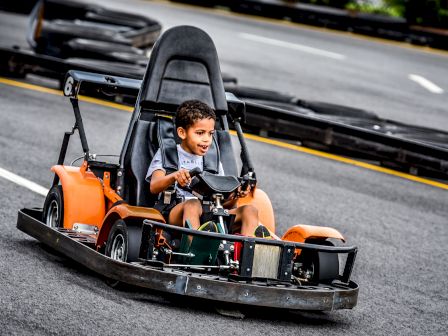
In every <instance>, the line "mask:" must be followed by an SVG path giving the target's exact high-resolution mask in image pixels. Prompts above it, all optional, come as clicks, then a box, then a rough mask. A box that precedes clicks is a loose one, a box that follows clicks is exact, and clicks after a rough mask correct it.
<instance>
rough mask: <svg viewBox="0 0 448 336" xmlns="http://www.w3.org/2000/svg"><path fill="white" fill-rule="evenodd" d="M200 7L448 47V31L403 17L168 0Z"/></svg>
mask: <svg viewBox="0 0 448 336" xmlns="http://www.w3.org/2000/svg"><path fill="white" fill-rule="evenodd" d="M170 1H172V2H181V3H188V4H191V5H198V6H203V7H214V6H225V7H228V8H229V9H230V10H232V11H234V12H239V13H246V14H251V15H257V16H263V17H269V18H276V19H287V20H289V21H292V22H297V23H304V24H309V25H313V26H320V27H326V28H330V29H337V30H345V31H350V32H355V33H359V34H364V35H370V36H376V37H381V38H386V39H391V40H398V41H405V42H409V43H412V44H416V45H426V46H430V47H433V48H439V49H448V31H442V30H437V29H429V28H424V27H419V26H413V25H409V24H408V23H407V21H406V20H405V19H404V18H396V17H389V16H386V15H378V14H369V13H360V12H353V11H349V10H345V9H338V8H332V7H326V6H318V5H310V4H303V3H300V2H299V3H292V2H288V1H283V0H239V1H232V0H170Z"/></svg>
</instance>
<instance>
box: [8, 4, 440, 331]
mask: <svg viewBox="0 0 448 336" xmlns="http://www.w3.org/2000/svg"><path fill="white" fill-rule="evenodd" d="M108 3H111V4H114V5H116V6H119V3H118V2H117V4H115V2H114V3H112V2H108ZM131 9H134V10H139V11H140V12H143V9H144V10H145V11H146V13H148V15H150V16H153V17H158V18H159V20H160V21H161V22H162V24H163V25H164V26H165V27H167V26H169V25H173V24H174V23H176V22H179V23H190V24H197V25H199V26H202V27H204V28H206V29H207V30H209V31H210V33H211V34H212V37H213V38H214V39H215V40H217V44H218V50H219V52H220V56H221V58H222V63H223V70H224V71H226V72H229V73H233V74H235V75H237V76H238V78H239V79H240V81H241V82H242V84H247V85H254V84H257V86H261V85H268V84H267V83H272V82H274V83H276V84H277V88H280V89H282V88H283V87H280V85H285V87H286V88H289V90H288V91H291V88H295V89H298V90H303V91H300V92H297V91H295V92H297V93H301V95H303V96H304V98H305V95H307V94H308V95H312V94H316V99H317V98H318V96H317V93H316V92H315V91H313V90H312V89H310V88H309V87H308V88H307V87H305V86H304V85H303V82H302V80H303V79H304V78H306V77H307V76H308V78H309V79H308V80H306V81H305V82H308V83H311V84H310V85H311V86H312V87H314V89H315V90H316V89H317V88H321V89H320V92H322V93H323V92H324V90H325V91H328V94H327V95H326V98H328V101H332V100H333V101H334V98H340V97H339V95H336V94H335V93H334V92H333V91H332V90H333V89H332V88H331V87H330V86H323V87H320V86H319V84H322V85H323V83H324V82H326V83H327V84H328V81H327V80H326V79H325V77H324V78H321V79H315V80H314V81H311V78H312V77H313V70H312V69H313V68H316V69H319V71H322V70H323V69H322V68H324V69H325V67H331V68H332V69H331V71H330V70H327V71H328V73H329V74H330V73H332V71H333V70H335V71H339V74H342V73H341V71H342V72H345V71H348V70H347V68H348V67H349V66H353V67H354V65H352V64H351V63H352V56H350V62H348V61H345V62H346V63H347V64H345V63H344V64H345V66H344V67H343V68H344V69H345V70H344V69H343V70H341V69H340V67H341V66H340V65H332V64H330V62H329V61H327V60H326V61H321V60H319V58H317V57H309V56H303V55H298V56H297V55H296V56H297V57H302V56H303V59H302V60H303V61H304V62H307V63H309V64H314V65H313V67H311V65H306V66H305V65H300V69H301V71H303V72H304V73H301V76H297V78H296V79H293V78H289V79H287V80H285V77H284V76H283V79H282V78H280V77H278V78H277V77H276V76H277V75H274V74H272V73H269V74H267V73H266V72H262V71H261V70H263V69H265V68H266V67H268V66H269V65H272V67H274V65H275V64H279V65H277V66H280V65H282V66H284V67H285V69H288V67H290V68H291V71H292V69H293V68H292V64H290V63H288V62H292V61H291V60H289V61H286V59H287V56H286V55H285V54H283V53H282V54H274V51H273V50H270V51H269V50H265V49H263V48H258V49H252V47H253V46H251V45H249V43H244V44H242V45H239V46H235V47H234V50H226V48H228V47H229V46H230V42H231V38H230V37H229V36H227V37H226V34H225V29H230V30H233V29H240V28H239V26H238V25H244V26H245V27H244V29H246V30H248V29H250V30H252V31H255V30H258V33H257V34H260V31H259V30H261V29H264V28H265V27H266V25H265V24H261V23H254V22H252V21H249V22H246V21H245V20H243V19H233V20H230V19H226V20H224V19H222V18H221V17H220V16H218V17H216V16H212V15H210V14H208V15H204V14H203V13H195V12H194V11H191V10H185V9H175V8H173V7H171V6H168V7H167V6H165V5H161V4H148V3H143V2H136V3H135V6H133V7H132V8H131V7H128V10H131ZM140 9H141V10H140ZM269 27H270V28H271V30H270V31H269V32H265V33H264V35H267V34H279V35H278V36H280V37H282V39H288V38H291V36H290V35H291V34H292V33H291V32H290V30H291V28H285V27H277V26H271V25H269ZM294 29H296V28H294ZM300 32H301V33H302V32H303V35H304V36H305V37H303V36H302V35H300V37H297V36H295V35H294V38H309V37H307V34H308V35H316V38H317V37H320V38H322V39H324V40H325V39H327V40H328V43H333V44H334V46H335V48H336V47H337V48H340V50H342V51H344V52H345V53H347V52H348V50H351V49H352V47H353V46H352V45H359V44H362V45H364V44H366V45H368V44H371V49H373V47H372V45H373V46H374V47H375V48H380V49H383V51H382V52H378V51H374V50H370V51H369V53H372V55H373V56H372V57H373V58H375V57H391V54H392V55H393V54H394V52H395V53H400V54H404V55H407V57H401V58H402V60H401V61H402V62H403V64H402V65H401V67H407V66H408V65H407V64H408V62H407V61H406V59H414V58H425V60H426V63H422V64H421V65H420V66H421V67H428V68H436V69H438V71H436V70H435V71H434V75H437V76H440V80H442V73H443V71H446V70H444V68H442V67H441V66H439V67H438V64H437V62H438V61H437V60H438V59H439V58H440V56H433V55H426V54H422V53H421V52H420V51H414V50H406V49H400V48H396V47H390V46H383V45H380V44H377V43H371V42H366V41H360V40H353V39H350V38H345V37H335V36H333V35H331V36H330V37H328V36H327V35H325V34H322V33H317V32H314V31H313V32H309V31H305V30H304V31H302V30H300ZM288 34H289V35H288ZM340 39H342V40H343V41H342V42H346V43H347V44H348V45H342V44H341V43H342V42H341V40H340ZM332 41H333V42H332ZM310 43H311V41H310ZM323 43H324V42H321V44H320V45H321V47H322V45H323ZM353 49H355V48H354V47H353ZM386 49H387V55H386V54H384V55H383V52H386ZM248 50H251V51H250V52H249V51H248ZM336 52H338V51H336ZM248 53H249V54H250V55H252V56H251V57H253V58H255V59H252V60H251V63H250V64H252V65H253V66H254V68H252V69H250V68H248V66H247V64H248V62H249V60H250V58H246V60H245V61H244V60H242V59H240V57H241V56H242V55H246V57H247V54H248ZM365 53H367V51H365ZM358 54H359V55H360V59H364V61H365V62H366V59H365V57H364V55H362V52H361V51H359V50H358ZM232 55H234V56H232ZM254 55H259V56H257V57H255V56H254ZM232 57H233V58H232ZM427 57H428V58H429V59H426V58H427ZM399 58H400V57H398V58H397V62H398V59H399ZM440 59H441V60H445V61H446V59H445V58H440ZM353 61H354V62H355V63H356V59H354V60H353ZM240 62H241V63H240ZM245 62H246V63H245ZM274 63H275V64H274ZM366 63H370V62H366ZM262 64H264V66H263V65H262ZM338 64H339V63H338ZM397 64H398V63H397ZM400 64H401V63H400ZM366 66H367V65H366ZM372 66H373V64H372ZM333 68H334V69H333ZM396 68H397V67H395V69H396ZM294 69H295V68H294ZM396 70H397V72H398V69H396ZM307 71H309V74H308V75H307V74H306V72H307ZM352 71H353V73H354V74H357V71H359V69H355V68H354V69H352ZM323 72H325V71H323ZM405 72H406V71H405ZM373 75H374V76H378V78H379V77H381V76H380V74H378V71H376V72H375V74H373ZM329 76H330V75H329ZM332 76H334V73H333V74H332ZM356 76H357V77H359V76H367V73H366V72H361V75H359V74H357V75H356ZM397 76H398V75H397ZM336 77H338V76H336ZM446 78H448V77H447V76H445V79H444V80H445V81H446ZM327 79H328V78H327ZM343 79H345V81H344V80H343ZM378 80H379V79H378ZM381 80H383V81H387V80H385V79H381ZM403 80H404V82H403V83H402V84H400V85H398V84H397V83H395V84H394V85H396V86H397V88H396V91H394V90H393V89H392V91H391V93H390V96H391V97H397V96H398V97H400V94H403V96H404V95H406V97H402V98H403V101H401V99H402V98H395V99H397V100H400V101H398V102H394V100H393V99H391V101H387V99H385V100H384V101H383V102H382V103H381V102H379V103H378V104H384V107H385V108H386V107H387V110H388V112H389V113H391V118H392V116H397V118H395V119H398V117H400V118H402V117H403V118H406V117H409V118H410V117H411V114H412V115H413V117H418V113H417V112H415V111H414V112H412V111H409V110H410V109H411V108H410V107H409V106H411V107H414V106H416V104H417V102H418V101H420V100H419V99H420V97H421V96H424V95H429V93H426V92H424V91H423V92H421V88H414V89H415V90H414V91H413V89H412V84H411V83H407V82H406V77H405V78H404V79H403ZM434 80H435V79H434ZM290 81H293V82H294V81H297V83H298V82H299V81H300V82H302V84H300V85H298V84H297V85H293V84H291V83H290ZM336 82H337V84H335V85H337V86H338V85H339V84H341V85H342V83H345V85H344V86H342V87H340V89H341V90H346V91H347V92H346V93H345V94H347V95H349V94H350V92H349V91H350V90H349V89H348V87H349V86H351V85H353V86H356V85H358V84H359V82H358V83H357V82H356V81H354V82H351V81H349V80H347V75H345V77H342V78H340V79H337V81H336ZM361 82H362V81H361ZM288 83H289V84H288ZM353 83H354V84H353ZM406 83H407V84H406ZM440 83H441V81H440ZM440 83H439V84H440ZM289 85H293V86H289ZM364 85H365V91H363V92H364V94H363V95H365V99H368V100H367V101H364V102H363V101H362V99H360V102H361V107H363V106H364V104H366V103H368V104H369V106H372V104H374V102H375V101H376V100H379V99H378V93H377V95H376V96H375V93H373V92H372V91H371V90H373V89H374V87H380V86H381V87H383V86H384V85H380V84H378V83H376V84H372V82H370V83H368V82H364ZM407 85H409V86H407ZM445 87H447V88H448V85H445ZM351 90H353V88H352V89H351ZM361 91H362V90H361ZM384 92H386V91H384ZM387 92H388V91H387ZM353 95H355V94H353ZM372 95H373V96H372ZM441 96H443V95H441ZM309 97H312V96H307V98H309ZM431 97H432V96H431ZM434 97H438V98H434V100H437V99H442V98H441V97H439V96H435V95H434ZM411 98H412V100H411ZM347 99H349V100H348V101H353V102H354V103H355V100H356V99H353V96H351V97H348V98H347ZM445 99H446V98H445ZM428 100H429V99H425V100H424V101H420V103H421V104H422V105H425V106H427V108H428V110H430V111H432V114H431V115H430V116H431V118H429V117H427V118H424V119H425V120H426V122H428V123H434V125H436V126H437V125H439V126H440V125H447V124H446V123H445V124H443V123H442V121H443V120H446V116H444V115H443V113H442V112H443V111H442V110H441V111H440V113H439V112H438V111H439V110H438V108H434V105H436V106H438V105H437V104H439V105H440V103H436V102H435V101H433V100H431V101H428ZM394 104H396V105H397V106H402V107H401V108H396V109H393V108H391V109H390V110H389V107H391V106H394ZM426 104H428V105H426ZM0 106H1V108H0V120H1V129H0V167H1V168H4V169H7V170H9V171H12V172H14V173H16V174H18V175H20V176H23V177H25V178H28V179H30V180H32V181H34V182H36V183H38V184H41V185H43V186H45V187H49V185H50V182H51V179H52V176H51V174H50V171H49V167H50V166H51V165H52V164H54V162H55V161H56V160H57V156H58V151H59V146H60V142H61V140H62V135H63V132H64V131H66V130H69V129H70V128H71V126H72V124H73V122H74V118H73V114H72V112H71V108H70V104H69V102H68V101H67V100H66V99H64V98H63V97H58V96H54V95H50V94H43V93H37V92H34V91H29V90H23V89H19V88H14V87H11V86H8V85H4V84H0ZM405 107H407V109H405ZM372 109H373V108H372ZM373 110H374V109H373ZM82 112H83V117H84V119H85V124H86V128H87V130H86V131H87V136H88V139H89V145H90V147H91V148H92V151H93V152H97V153H103V154H118V153H119V151H120V149H121V142H122V139H123V137H124V134H125V131H126V128H127V123H128V121H129V118H130V114H129V113H127V112H124V111H119V110H115V109H110V108H105V107H100V106H96V105H93V104H82ZM392 112H394V113H395V112H396V114H393V113H392ZM406 113H408V114H406ZM413 120H414V121H415V120H416V119H413ZM106 139H107V143H106V141H105V140H106ZM72 145H73V146H71V150H70V153H69V155H68V157H69V158H71V157H76V156H78V155H80V145H79V142H78V140H77V139H76V141H73V144H72ZM249 146H250V150H251V152H252V153H253V159H254V162H255V165H256V167H258V168H257V175H258V178H259V180H260V186H261V188H262V189H264V190H265V191H267V192H268V194H269V195H270V197H271V199H272V202H273V205H274V208H275V210H276V220H277V227H278V232H279V233H283V232H284V231H285V230H286V229H287V228H288V227H289V226H291V225H293V224H296V223H308V224H316V225H329V226H334V227H336V228H337V229H339V230H340V231H341V232H342V233H343V234H344V235H345V236H346V237H347V239H348V243H349V244H356V245H358V247H359V254H358V260H357V264H356V267H355V270H354V275H353V277H354V279H355V281H357V282H358V283H359V284H360V295H359V303H358V306H357V307H356V308H355V309H354V310H352V311H338V312H332V313H308V312H307V313H289V312H279V311H268V310H261V309H250V310H249V311H248V312H246V313H247V317H246V318H245V319H244V320H236V319H233V318H229V317H224V316H221V315H219V314H217V313H216V312H215V311H214V310H213V306H212V305H211V304H210V303H208V302H202V301H200V302H198V301H188V300H178V299H175V298H174V299H173V298H172V297H166V296H164V295H160V294H159V293H156V292H140V291H133V290H127V291H117V290H113V289H110V288H109V287H108V286H107V285H106V284H105V283H104V282H103V281H102V280H101V279H100V278H99V277H98V276H96V275H95V274H92V273H90V272H89V271H87V270H85V269H84V268H82V267H80V266H78V265H76V264H74V263H72V262H70V261H69V260H68V259H66V258H63V257H60V256H58V255H55V254H54V253H52V252H51V251H48V250H47V249H45V248H44V246H43V245H42V244H40V243H38V242H36V241H35V240H34V239H32V238H30V237H28V236H26V235H25V234H23V233H21V232H19V231H17V230H16V229H15V222H16V214H17V210H18V209H19V208H21V207H24V206H26V207H33V206H41V205H42V204H43V201H44V198H43V197H42V196H39V195H37V194H34V193H32V192H30V191H28V190H26V189H24V188H23V187H19V186H17V185H15V184H13V183H11V182H9V181H6V180H4V179H1V178H0V193H1V195H3V197H2V203H3V204H2V206H1V207H0V229H1V232H2V234H1V235H0V255H1V256H2V258H1V259H0V279H1V284H2V290H1V292H0V307H1V309H0V311H1V314H0V330H1V334H2V335H3V334H4V335H9V334H17V335H25V334H33V335H35V334H92V335H93V334H105V335H109V334H111V335H112V334H122V333H126V334H156V333H159V334H176V335H187V334H188V335H212V334H213V335H216V334H218V335H219V334H221V335H259V334H266V335H305V334H310V333H313V334H314V335H327V334H337V335H347V334H349V335H350V334H353V335H390V334H396V335H421V334H426V335H445V334H446V332H447V330H448V322H447V321H448V314H447V311H448V292H447V289H446V275H447V274H448V266H447V263H446V259H445V256H446V243H447V242H448V228H447V219H446V218H447V209H448V201H447V192H446V191H444V190H442V189H438V188H434V187H431V186H428V185H424V184H420V183H415V182H411V181H408V180H404V179H401V178H397V177H394V176H389V175H385V174H381V173H377V172H372V171H368V170H365V169H362V168H359V167H355V166H350V165H346V164H343V163H339V162H335V161H330V160H324V159H321V158H317V157H314V156H311V155H307V154H303V153H298V152H295V151H292V150H287V149H282V148H278V147H274V146H269V145H265V144H261V143H258V142H255V141H249Z"/></svg>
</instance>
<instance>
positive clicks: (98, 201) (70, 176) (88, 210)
mask: <svg viewBox="0 0 448 336" xmlns="http://www.w3.org/2000/svg"><path fill="white" fill-rule="evenodd" d="M51 170H52V171H53V172H55V173H56V174H57V175H58V176H59V179H60V181H61V184H62V190H63V197H64V228H66V229H72V227H73V224H74V223H82V224H89V225H95V226H97V227H98V229H99V228H100V227H101V223H102V222H103V219H104V215H105V213H106V205H105V199H104V193H103V186H102V185H101V183H100V181H99V180H98V179H97V177H96V176H95V175H94V174H93V173H92V172H89V171H85V170H84V169H82V168H80V167H72V166H62V165H57V166H53V167H52V168H51Z"/></svg>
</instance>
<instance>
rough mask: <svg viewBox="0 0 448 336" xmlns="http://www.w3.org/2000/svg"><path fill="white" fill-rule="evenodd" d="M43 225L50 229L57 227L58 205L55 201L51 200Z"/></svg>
mask: <svg viewBox="0 0 448 336" xmlns="http://www.w3.org/2000/svg"><path fill="white" fill-rule="evenodd" d="M45 223H46V224H47V225H48V226H49V227H52V228H56V227H58V226H59V204H58V202H57V201H56V200H52V201H51V202H50V205H49V206H48V212H47V217H46V218H45Z"/></svg>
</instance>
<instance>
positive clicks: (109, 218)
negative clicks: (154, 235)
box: [96, 203, 165, 250]
mask: <svg viewBox="0 0 448 336" xmlns="http://www.w3.org/2000/svg"><path fill="white" fill-rule="evenodd" d="M119 219H122V220H124V221H125V222H126V224H127V225H132V226H140V227H141V226H143V220H144V219H151V220H154V221H158V222H162V223H165V219H164V218H163V216H162V214H161V213H160V212H159V211H157V210H156V209H152V208H145V207H138V206H131V205H128V204H126V203H121V204H118V205H116V206H114V207H112V208H111V209H110V210H109V212H108V213H107V214H106V217H105V218H104V221H103V222H102V224H101V229H100V233H99V235H98V239H97V241H96V246H97V249H98V250H99V249H101V248H102V247H103V245H104V244H105V243H106V241H107V238H108V236H109V231H110V228H111V227H112V225H113V224H114V223H115V222H116V221H117V220H119Z"/></svg>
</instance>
